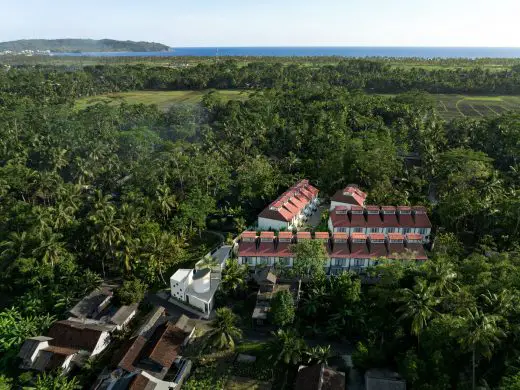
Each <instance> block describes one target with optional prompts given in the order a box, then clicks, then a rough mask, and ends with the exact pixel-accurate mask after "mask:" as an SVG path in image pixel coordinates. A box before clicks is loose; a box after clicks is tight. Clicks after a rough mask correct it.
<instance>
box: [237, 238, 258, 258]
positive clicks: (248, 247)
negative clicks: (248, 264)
mask: <svg viewBox="0 0 520 390" xmlns="http://www.w3.org/2000/svg"><path fill="white" fill-rule="evenodd" d="M238 255H239V256H241V257H245V256H256V243H254V242H241V243H240V244H239V245H238Z"/></svg>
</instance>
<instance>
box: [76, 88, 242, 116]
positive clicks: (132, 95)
mask: <svg viewBox="0 0 520 390" xmlns="http://www.w3.org/2000/svg"><path fill="white" fill-rule="evenodd" d="M207 93H208V91H132V92H119V93H110V94H106V95H99V96H92V97H87V98H82V99H79V100H78V101H77V102H76V107H77V108H79V109H83V108H86V107H88V106H91V105H93V104H96V103H107V104H110V105H113V104H121V103H122V102H123V101H124V102H126V103H129V104H140V103H141V104H156V105H157V106H158V107H159V109H160V110H163V111H167V110H168V109H169V108H170V107H171V106H173V105H176V104H196V103H199V102H200V101H201V100H202V97H203V96H204V95H205V94H207ZM215 93H216V94H217V95H218V96H220V97H221V98H222V99H224V100H246V99H247V97H248V92H247V91H234V90H233V91H232V90H218V91H216V92H215Z"/></svg>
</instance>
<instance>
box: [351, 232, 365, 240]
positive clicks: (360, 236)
mask: <svg viewBox="0 0 520 390" xmlns="http://www.w3.org/2000/svg"><path fill="white" fill-rule="evenodd" d="M350 238H351V239H352V240H366V239H367V235H366V234H365V233H359V232H357V233H352V234H351V235H350Z"/></svg>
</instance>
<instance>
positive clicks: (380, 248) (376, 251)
mask: <svg viewBox="0 0 520 390" xmlns="http://www.w3.org/2000/svg"><path fill="white" fill-rule="evenodd" d="M383 236H384V235H383ZM368 249H369V253H370V257H376V258H377V257H386V255H387V254H388V252H387V251H386V244H385V243H384V242H382V243H373V242H369V243H368Z"/></svg>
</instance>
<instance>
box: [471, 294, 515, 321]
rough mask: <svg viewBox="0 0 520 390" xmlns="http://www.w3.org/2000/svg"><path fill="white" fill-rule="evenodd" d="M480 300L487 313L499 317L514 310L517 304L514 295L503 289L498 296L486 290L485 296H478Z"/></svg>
mask: <svg viewBox="0 0 520 390" xmlns="http://www.w3.org/2000/svg"><path fill="white" fill-rule="evenodd" d="M480 298H481V299H482V301H483V302H484V305H485V307H486V308H487V311H489V312H490V313H493V314H496V315H500V316H507V314H508V313H509V312H510V311H511V310H513V309H514V308H515V306H516V302H517V296H516V294H515V293H513V292H511V291H510V290H508V289H503V290H502V291H500V292H499V293H498V294H495V293H492V292H491V291H489V290H487V291H486V293H485V294H481V295H480Z"/></svg>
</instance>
